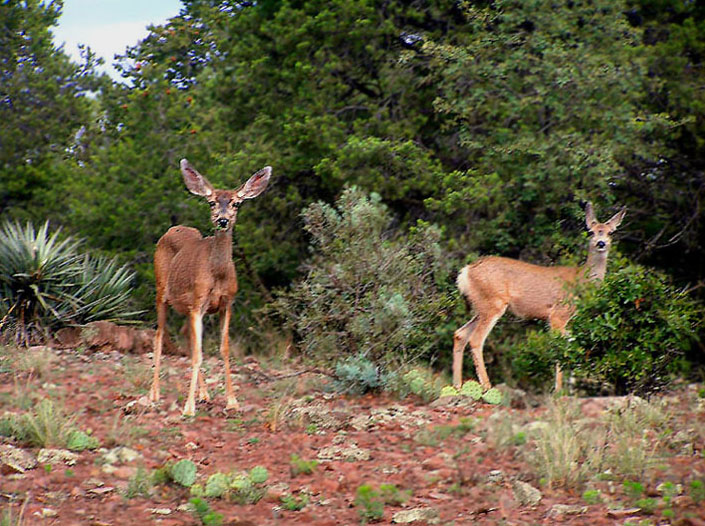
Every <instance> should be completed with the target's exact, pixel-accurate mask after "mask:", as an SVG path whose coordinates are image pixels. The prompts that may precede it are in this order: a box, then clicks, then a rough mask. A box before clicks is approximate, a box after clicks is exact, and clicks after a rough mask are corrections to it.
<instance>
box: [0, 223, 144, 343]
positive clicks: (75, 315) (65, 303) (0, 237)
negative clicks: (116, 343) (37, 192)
mask: <svg viewBox="0 0 705 526" xmlns="http://www.w3.org/2000/svg"><path fill="white" fill-rule="evenodd" d="M80 246H81V241H80V240H77V239H75V238H73V237H71V236H65V237H64V236H61V229H60V228H59V229H57V230H55V231H54V232H53V233H51V234H50V233H49V222H48V221H47V222H45V223H44V224H43V225H42V226H41V227H40V228H39V229H36V230H35V228H34V226H33V225H32V223H29V222H28V223H27V224H26V225H25V226H22V225H20V224H19V223H17V222H13V221H5V223H4V224H3V225H2V227H0V292H1V293H2V299H0V316H2V319H0V330H3V331H5V330H6V329H7V328H9V327H12V326H14V328H15V339H16V342H17V343H18V344H19V345H24V346H27V345H29V344H30V343H31V342H32V341H33V340H36V339H37V338H41V336H42V333H43V331H44V330H45V329H46V328H47V327H51V326H56V325H66V324H83V323H88V322H91V321H96V320H106V319H107V320H116V319H125V318H129V317H131V316H134V315H135V314H137V313H136V312H129V311H128V310H127V305H128V302H127V300H128V298H129V294H130V283H131V282H132V279H133V277H134V273H133V272H132V271H130V270H129V269H128V268H127V267H126V266H120V265H119V264H118V263H117V262H116V261H115V260H114V259H108V258H105V257H102V256H90V255H87V254H82V253H81V252H79V248H80Z"/></svg>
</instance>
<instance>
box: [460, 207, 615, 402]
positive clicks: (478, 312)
mask: <svg viewBox="0 0 705 526" xmlns="http://www.w3.org/2000/svg"><path fill="white" fill-rule="evenodd" d="M585 212H586V217H585V221H586V224H587V227H588V229H589V230H590V231H591V232H592V238H591V239H590V244H589V246H588V259H587V262H586V263H585V265H583V266H580V267H567V266H556V267H545V266H541V265H533V264H531V263H526V262H524V261H519V260H516V259H510V258H503V257H497V256H488V257H484V258H481V259H479V260H478V261H476V262H475V263H473V264H471V265H467V266H465V267H463V269H461V271H460V273H459V274H458V279H457V284H458V289H459V290H460V293H461V294H462V295H463V297H464V298H465V299H466V301H467V303H468V304H469V305H472V308H473V310H474V311H475V317H474V318H472V319H471V320H470V321H469V322H467V323H466V324H465V325H463V326H462V327H461V328H459V329H458V330H457V331H455V335H454V339H453V384H454V385H455V386H456V387H460V386H461V384H462V368H463V352H464V349H465V346H466V345H467V344H468V343H470V349H471V351H472V356H473V361H474V363H475V370H476V372H477V376H478V379H479V380H480V383H481V384H482V386H483V388H485V389H489V388H490V387H491V384H490V379H489V377H488V376H487V371H486V369H485V363H484V358H483V354H482V351H483V346H484V342H485V339H486V338H487V335H488V334H489V333H490V331H491V330H492V328H493V327H494V325H495V323H497V321H498V320H499V318H501V317H502V316H503V315H504V313H505V312H506V311H507V309H509V310H511V311H512V312H513V313H514V314H516V315H517V316H520V317H522V318H529V319H540V320H546V321H548V322H549V324H550V326H551V328H553V329H558V330H559V331H561V332H563V333H564V332H565V327H566V325H567V324H568V321H569V320H570V318H571V316H572V315H573V312H574V310H575V307H574V306H573V304H572V301H571V300H572V298H571V292H570V291H571V289H572V288H573V287H574V286H575V284H576V283H577V282H580V281H584V280H597V281H599V280H602V279H603V277H604V275H605V270H606V268H607V255H608V253H609V248H610V245H611V236H612V233H613V232H614V230H615V229H616V228H617V227H618V226H619V224H620V223H621V221H622V219H623V218H624V214H625V213H626V210H625V209H622V210H621V211H620V212H618V213H617V214H615V215H614V216H613V217H612V218H611V219H610V220H609V221H607V222H606V223H600V222H598V221H597V220H596V219H595V216H594V213H593V211H592V205H591V204H590V203H588V205H587V206H586V210H585ZM561 387H562V374H561V372H560V369H559V368H558V367H557V368H556V389H557V390H560V389H561Z"/></svg>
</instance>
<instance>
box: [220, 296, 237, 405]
mask: <svg viewBox="0 0 705 526" xmlns="http://www.w3.org/2000/svg"><path fill="white" fill-rule="evenodd" d="M229 329H230V303H228V304H227V305H226V307H225V310H224V311H223V313H222V314H221V316H220V354H221V355H222V356H223V366H224V367H225V395H226V397H227V402H226V405H225V408H226V409H234V410H238V409H240V404H238V402H237V398H235V393H233V382H232V380H231V378H230V335H229Z"/></svg>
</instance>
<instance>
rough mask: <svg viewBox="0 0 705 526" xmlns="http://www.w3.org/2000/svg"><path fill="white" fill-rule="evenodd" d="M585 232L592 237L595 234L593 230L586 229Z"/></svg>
mask: <svg viewBox="0 0 705 526" xmlns="http://www.w3.org/2000/svg"><path fill="white" fill-rule="evenodd" d="M587 234H588V237H592V236H594V235H595V232H593V231H592V230H588V233H587Z"/></svg>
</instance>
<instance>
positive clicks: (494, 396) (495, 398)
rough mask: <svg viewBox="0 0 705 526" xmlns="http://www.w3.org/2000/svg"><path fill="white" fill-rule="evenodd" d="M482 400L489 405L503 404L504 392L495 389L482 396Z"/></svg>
mask: <svg viewBox="0 0 705 526" xmlns="http://www.w3.org/2000/svg"><path fill="white" fill-rule="evenodd" d="M482 399H483V400H484V401H485V402H487V403H488V404H494V405H497V404H501V403H502V392H501V391H500V390H499V389H497V388H495V387H493V388H492V389H490V390H489V391H487V392H486V393H485V394H483V395H482Z"/></svg>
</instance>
